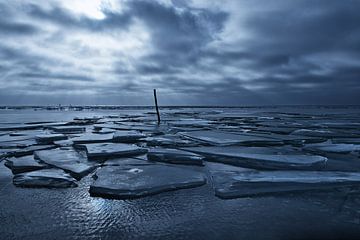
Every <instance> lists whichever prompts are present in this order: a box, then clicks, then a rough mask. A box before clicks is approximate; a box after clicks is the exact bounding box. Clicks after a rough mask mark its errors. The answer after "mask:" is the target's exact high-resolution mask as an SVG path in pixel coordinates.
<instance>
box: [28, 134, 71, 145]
mask: <svg viewBox="0 0 360 240" xmlns="http://www.w3.org/2000/svg"><path fill="white" fill-rule="evenodd" d="M35 139H36V141H37V142H38V143H41V144H49V143H53V142H54V141H60V140H65V139H67V136H65V135H64V134H61V133H59V134H41V135H36V137H35Z"/></svg>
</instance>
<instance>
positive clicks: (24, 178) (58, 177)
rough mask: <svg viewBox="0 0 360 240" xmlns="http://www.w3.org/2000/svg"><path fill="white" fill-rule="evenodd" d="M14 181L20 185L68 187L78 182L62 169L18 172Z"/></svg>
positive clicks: (16, 184) (74, 185)
mask: <svg viewBox="0 0 360 240" xmlns="http://www.w3.org/2000/svg"><path fill="white" fill-rule="evenodd" d="M13 183H14V185H15V186H18V187H42V188H68V187H77V182H76V180H75V179H74V178H72V177H71V176H70V175H69V174H67V173H65V172H64V171H63V170H61V169H42V170H37V171H32V172H27V173H19V174H16V175H15V176H14V178H13Z"/></svg>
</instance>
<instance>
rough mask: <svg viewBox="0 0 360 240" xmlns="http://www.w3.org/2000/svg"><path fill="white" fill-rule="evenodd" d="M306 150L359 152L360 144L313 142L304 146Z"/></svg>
mask: <svg viewBox="0 0 360 240" xmlns="http://www.w3.org/2000/svg"><path fill="white" fill-rule="evenodd" d="M304 149H306V150H310V151H313V152H325V153H327V152H328V153H349V152H353V151H354V152H359V151H360V144H345V143H339V144H331V143H330V144H326V143H323V144H312V145H307V146H305V147H304Z"/></svg>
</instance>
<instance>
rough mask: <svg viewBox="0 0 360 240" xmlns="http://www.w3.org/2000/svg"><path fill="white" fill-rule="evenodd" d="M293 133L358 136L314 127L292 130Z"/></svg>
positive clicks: (314, 135) (333, 136)
mask: <svg viewBox="0 0 360 240" xmlns="http://www.w3.org/2000/svg"><path fill="white" fill-rule="evenodd" d="M291 134H293V135H301V136H308V137H323V138H349V137H357V135H352V134H348V133H344V132H338V131H331V130H314V129H298V130H295V131H294V132H292V133H291Z"/></svg>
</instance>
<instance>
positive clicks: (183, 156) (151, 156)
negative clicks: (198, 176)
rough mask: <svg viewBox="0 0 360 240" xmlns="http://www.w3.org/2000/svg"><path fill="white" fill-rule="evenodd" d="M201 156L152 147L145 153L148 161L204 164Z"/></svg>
mask: <svg viewBox="0 0 360 240" xmlns="http://www.w3.org/2000/svg"><path fill="white" fill-rule="evenodd" d="M203 158H204V157H203V156H201V155H198V154H195V153H191V152H187V151H183V150H178V149H170V148H152V149H150V150H149V152H148V153H147V159H148V160H150V161H157V162H165V163H174V164H186V165H200V166H202V165H204V163H203Z"/></svg>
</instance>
